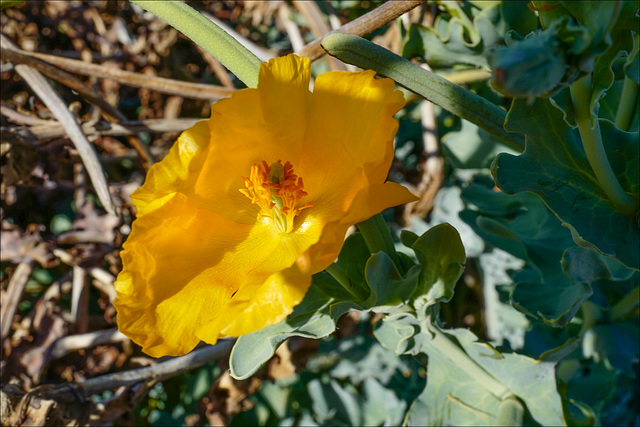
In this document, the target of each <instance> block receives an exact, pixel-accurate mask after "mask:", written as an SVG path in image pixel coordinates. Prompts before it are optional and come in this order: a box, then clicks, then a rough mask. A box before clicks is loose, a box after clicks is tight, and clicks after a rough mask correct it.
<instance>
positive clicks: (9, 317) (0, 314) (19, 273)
mask: <svg viewBox="0 0 640 427" xmlns="http://www.w3.org/2000/svg"><path fill="white" fill-rule="evenodd" d="M32 271H33V260H32V259H31V258H29V257H25V258H24V259H23V260H22V261H21V262H20V264H18V267H17V268H16V271H15V272H14V273H13V276H11V280H9V285H8V287H7V294H6V300H5V301H2V307H0V323H1V324H2V326H1V328H0V337H1V338H4V337H6V336H7V335H8V334H9V331H10V330H11V324H12V323H13V315H14V314H16V310H17V308H18V303H19V302H20V299H21V298H22V294H23V292H24V287H25V285H26V284H27V280H29V277H30V276H31V272H32Z"/></svg>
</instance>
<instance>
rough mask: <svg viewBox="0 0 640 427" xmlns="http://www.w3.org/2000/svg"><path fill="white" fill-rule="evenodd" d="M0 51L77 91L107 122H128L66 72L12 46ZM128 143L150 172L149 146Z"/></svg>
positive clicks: (137, 140)
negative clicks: (94, 106)
mask: <svg viewBox="0 0 640 427" xmlns="http://www.w3.org/2000/svg"><path fill="white" fill-rule="evenodd" d="M0 50H1V51H2V54H3V56H5V57H6V58H7V59H9V60H11V61H14V62H20V63H21V64H25V65H28V66H30V67H33V68H35V69H36V70H38V71H40V72H41V73H43V74H46V75H47V76H49V77H51V78H52V79H54V80H56V81H58V82H60V83H62V84H63V85H65V86H67V87H69V88H71V89H73V90H75V91H76V92H78V93H79V94H80V95H82V96H83V97H84V98H85V99H86V100H87V101H89V102H91V103H92V104H94V105H97V106H98V107H99V108H100V110H101V111H102V115H103V117H104V118H105V119H107V121H110V122H115V121H125V120H127V117H126V116H125V115H124V114H122V113H121V112H120V111H119V110H118V109H117V108H115V107H114V106H112V105H111V104H109V103H108V102H107V101H105V100H104V98H103V97H102V96H101V95H100V94H99V93H98V92H97V91H95V90H94V89H93V88H92V87H90V86H87V85H86V84H84V83H83V82H82V81H81V80H79V79H78V78H76V77H75V76H73V75H71V74H69V73H67V72H66V71H62V70H60V69H58V68H56V67H54V66H53V65H50V64H48V63H46V62H44V61H42V60H40V59H38V58H34V57H32V56H29V55H26V54H24V53H22V52H19V51H18V50H17V49H12V48H11V47H10V46H8V47H6V48H5V47H2V48H0ZM128 141H129V143H130V144H131V146H132V147H133V148H134V149H135V150H136V152H137V153H138V155H139V156H140V160H141V162H142V166H143V167H144V168H145V169H146V170H149V167H151V165H152V164H153V157H152V156H151V153H150V152H149V149H148V148H147V146H146V145H144V144H143V143H142V142H141V141H140V140H139V139H138V138H129V139H128Z"/></svg>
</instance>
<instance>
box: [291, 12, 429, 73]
mask: <svg viewBox="0 0 640 427" xmlns="http://www.w3.org/2000/svg"><path fill="white" fill-rule="evenodd" d="M423 3H424V0H419V1H415V0H407V1H388V2H386V3H384V4H382V5H381V6H379V7H377V8H375V9H374V10H372V11H371V12H369V13H367V14H365V15H362V16H361V17H359V18H357V19H354V20H353V21H351V22H349V23H347V24H345V25H343V26H342V27H340V28H338V29H337V30H335V31H331V32H330V33H327V34H325V35H324V37H326V36H328V35H329V34H332V33H345V34H355V35H357V36H364V35H365V34H369V33H370V32H372V31H374V30H377V29H378V28H380V27H382V26H383V25H384V24H386V23H387V22H390V21H393V20H394V19H396V18H397V17H398V16H400V15H402V14H404V13H406V12H408V11H410V10H411V9H413V8H415V7H417V6H419V5H421V4H423ZM321 42H322V39H318V40H314V41H312V42H311V43H309V44H307V45H306V46H305V47H304V48H302V49H301V50H300V51H299V52H296V53H297V54H298V55H300V56H306V57H308V58H311V60H316V59H318V58H320V57H321V56H322V55H324V54H325V53H326V52H325V51H324V49H322V46H321V45H320V43H321Z"/></svg>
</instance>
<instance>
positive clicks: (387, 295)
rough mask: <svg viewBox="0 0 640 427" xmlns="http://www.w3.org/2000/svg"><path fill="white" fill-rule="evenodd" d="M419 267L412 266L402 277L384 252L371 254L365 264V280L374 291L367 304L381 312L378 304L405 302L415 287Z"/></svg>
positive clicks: (389, 304)
mask: <svg viewBox="0 0 640 427" xmlns="http://www.w3.org/2000/svg"><path fill="white" fill-rule="evenodd" d="M418 270H419V267H413V268H412V269H411V271H409V273H408V274H407V278H406V279H404V278H403V277H402V276H401V275H400V273H399V272H398V269H397V268H396V266H395V264H394V263H393V261H392V260H391V258H390V257H389V255H387V254H386V253H384V252H378V253H377V254H373V255H372V256H371V258H369V261H367V266H366V277H367V282H368V283H369V285H370V286H371V289H372V290H373V292H374V293H375V300H374V301H371V302H370V303H369V302H368V303H369V304H368V305H369V306H375V307H374V311H377V312H383V311H384V310H380V309H379V307H380V306H397V305H400V304H402V303H404V302H407V301H408V299H409V297H410V296H411V294H412V293H413V291H414V290H415V288H416V285H417V281H418Z"/></svg>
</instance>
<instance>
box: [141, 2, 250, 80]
mask: <svg viewBox="0 0 640 427" xmlns="http://www.w3.org/2000/svg"><path fill="white" fill-rule="evenodd" d="M131 2H132V3H135V4H137V5H138V6H140V7H142V8H144V9H146V10H148V11H149V12H151V13H153V14H154V15H156V16H157V17H158V18H160V19H162V20H164V21H166V22H167V23H168V24H169V25H171V26H172V27H174V28H175V29H177V30H178V31H180V32H182V34H184V35H185V36H187V37H189V38H190V39H191V40H192V41H193V42H194V43H195V44H197V45H198V46H200V47H202V48H203V49H204V50H206V51H207V52H209V53H210V54H211V55H213V56H214V57H215V58H216V59H217V60H218V61H220V62H221V63H222V65H224V66H225V67H227V68H228V69H229V71H231V72H232V73H233V74H235V75H236V76H237V77H238V78H239V79H240V80H242V81H243V82H244V84H246V85H247V87H253V88H255V87H258V74H259V73H260V60H259V59H258V58H257V57H256V56H255V55H254V54H253V53H251V52H250V51H249V50H247V49H246V48H245V47H244V46H242V44H240V43H239V42H238V41H237V40H236V39H234V38H233V37H231V36H230V35H229V34H227V32H226V31H224V30H223V29H222V28H220V27H218V26H217V25H216V24H214V23H213V22H211V21H210V20H208V19H207V18H206V17H204V16H203V15H201V14H200V13H198V11H196V10H195V9H193V8H192V7H190V6H188V5H187V4H186V3H183V2H181V1H165V0H162V1H143V0H131Z"/></svg>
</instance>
